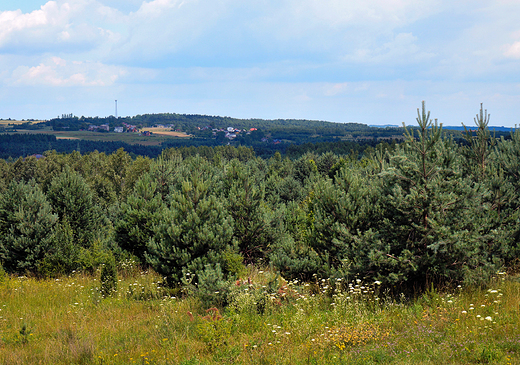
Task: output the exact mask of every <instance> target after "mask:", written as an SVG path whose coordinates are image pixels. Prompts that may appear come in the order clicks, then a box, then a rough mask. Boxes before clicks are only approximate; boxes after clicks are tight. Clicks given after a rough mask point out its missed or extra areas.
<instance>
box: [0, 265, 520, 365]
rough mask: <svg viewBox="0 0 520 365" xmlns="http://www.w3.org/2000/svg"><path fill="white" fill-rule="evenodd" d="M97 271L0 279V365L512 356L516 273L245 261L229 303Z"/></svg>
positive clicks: (515, 357)
mask: <svg viewBox="0 0 520 365" xmlns="http://www.w3.org/2000/svg"><path fill="white" fill-rule="evenodd" d="M119 277H120V278H121V279H120V281H119V282H118V290H117V291H116V292H114V294H113V295H112V296H110V297H106V298H103V296H102V295H101V293H100V290H101V289H100V282H99V278H100V276H99V274H94V275H83V274H79V273H75V274H72V275H71V276H68V277H62V278H60V279H53V280H37V279H34V278H27V277H16V276H11V277H9V278H7V279H6V280H4V281H3V282H2V283H0V288H1V290H0V303H2V306H1V308H0V309H1V311H0V323H1V326H0V339H1V343H2V346H1V347H0V362H1V363H2V364H35V363H38V364H52V365H59V364H67V365H69V364H84V365H87V364H93V365H94V364H96V365H97V364H106V365H109V364H110V365H117V364H125V365H126V364H157V365H166V364H207V365H209V364H291V365H292V364H302V365H303V364H381V363H383V364H518V363H519V362H520V331H519V326H520V323H519V320H520V319H519V317H518V310H519V309H520V308H519V303H520V300H519V299H520V282H519V281H518V278H517V277H516V278H515V277H510V276H507V275H505V274H504V273H500V274H499V275H497V276H495V277H494V278H492V279H491V281H490V282H489V286H488V287H486V288H482V289H478V288H477V289H476V288H466V287H460V288H454V289H453V290H448V291H446V292H442V291H435V290H429V291H427V292H426V293H424V294H422V295H420V296H418V297H417V298H415V299H412V300H402V299H399V298H396V299H392V298H389V297H388V296H387V295H386V294H385V292H384V291H381V290H380V289H379V286H378V285H377V283H366V282H363V281H359V282H358V281H356V280H354V281H353V282H339V281H337V279H336V280H324V281H321V280H319V281H311V282H309V283H303V282H300V281H296V280H295V281H289V282H286V281H284V280H282V279H281V278H276V276H275V275H274V273H272V272H269V271H259V270H258V269H254V268H250V269H249V270H248V272H247V273H246V274H245V275H244V278H245V279H241V280H238V281H237V282H236V283H233V284H232V286H231V287H230V290H231V291H232V300H231V302H230V303H229V305H228V306H227V307H226V308H225V309H222V308H209V309H207V310H206V309H205V308H204V307H203V306H202V304H201V301H200V300H199V299H197V298H194V297H187V298H179V297H178V296H174V295H172V294H171V293H170V292H169V291H168V290H167V289H166V288H164V287H163V286H162V278H161V277H160V276H158V275H156V274H154V273H153V272H146V271H140V270H139V269H138V267H136V266H135V265H134V264H132V263H131V262H129V261H126V262H125V263H124V264H123V263H122V264H121V267H120V275H119Z"/></svg>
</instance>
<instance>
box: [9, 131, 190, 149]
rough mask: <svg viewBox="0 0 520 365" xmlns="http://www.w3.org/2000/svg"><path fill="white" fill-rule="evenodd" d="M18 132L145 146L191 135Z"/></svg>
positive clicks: (176, 133)
mask: <svg viewBox="0 0 520 365" xmlns="http://www.w3.org/2000/svg"><path fill="white" fill-rule="evenodd" d="M9 133H13V134H14V133H17V134H47V135H54V136H56V138H57V139H79V140H86V141H101V142H124V143H128V144H140V145H145V146H157V145H160V144H161V143H162V142H164V141H166V140H168V139H171V138H175V137H181V135H182V136H183V137H189V136H187V135H186V134H184V133H179V132H169V133H173V134H166V133H167V132H164V133H157V134H156V133H155V132H154V133H153V134H152V135H151V136H140V135H139V134H137V133H113V132H110V133H99V132H89V131H52V130H29V129H17V130H16V132H9Z"/></svg>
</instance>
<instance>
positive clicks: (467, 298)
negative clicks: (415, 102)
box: [0, 104, 520, 363]
mask: <svg viewBox="0 0 520 365" xmlns="http://www.w3.org/2000/svg"><path fill="white" fill-rule="evenodd" d="M417 122H418V127H417V128H413V129H406V130H405V133H404V136H403V141H402V142H400V143H395V142H394V143H392V144H388V143H381V144H379V145H377V147H376V148H371V149H369V148H367V149H365V150H364V153H363V154H362V155H361V156H360V155H359V154H357V153H355V152H354V153H353V152H351V151H349V152H346V153H334V152H332V151H323V152H322V153H318V152H317V151H318V149H316V150H314V149H312V148H309V146H306V150H305V152H304V153H302V154H300V155H296V156H294V157H293V158H289V157H288V156H287V155H286V156H282V154H281V153H279V152H277V153H274V154H273V155H272V156H271V157H269V158H268V159H263V158H260V157H258V156H256V154H255V152H254V149H253V148H250V147H243V146H239V147H235V146H231V145H229V146H215V147H209V146H199V147H195V146H191V147H183V148H168V149H164V150H163V151H162V152H161V154H160V156H159V157H157V158H154V159H152V158H148V157H142V156H139V157H135V156H132V155H130V154H129V153H128V152H126V151H125V150H123V149H118V150H116V151H115V152H113V153H110V154H106V153H102V152H97V151H95V152H91V153H84V154H81V153H79V152H78V151H76V152H73V153H70V154H60V153H57V152H56V151H50V152H46V153H45V155H44V156H43V157H41V158H36V157H33V156H31V157H27V158H25V159H24V158H19V159H17V160H16V161H14V160H12V159H11V160H8V161H5V160H0V263H1V265H2V268H3V270H5V272H6V274H5V275H3V277H4V280H3V284H0V285H4V286H5V287H6V290H4V291H2V293H4V292H5V293H7V294H5V295H11V294H13V295H15V294H16V295H18V293H19V290H21V289H19V287H21V288H25V285H30V286H31V287H32V288H35V289H31V290H34V291H35V292H37V291H39V289H38V288H39V287H40V286H45V287H46V288H47V289H48V291H49V292H52V291H53V290H58V289H51V286H52V285H57V286H58V287H59V286H60V285H61V283H62V282H67V283H68V284H67V285H70V286H72V285H73V284H71V282H74V283H77V282H81V283H82V284H81V285H82V286H83V287H79V288H77V287H76V290H77V293H76V294H77V295H78V300H76V301H75V302H74V303H83V304H82V306H81V308H82V309H81V310H82V311H83V310H84V312H82V313H91V312H90V311H92V313H95V314H92V313H91V314H89V316H87V317H88V318H91V319H88V320H87V321H95V320H97V317H96V316H97V315H99V313H97V312H96V311H98V310H100V311H101V310H106V311H107V313H111V314H110V315H112V316H113V318H114V319H113V320H108V319H107V317H103V316H101V317H103V318H105V324H106V323H110V325H109V328H112V329H114V331H116V332H117V334H116V335H114V333H110V334H109V332H110V331H108V332H107V331H104V330H100V333H91V336H90V337H88V336H87V337H84V336H86V334H85V333H84V332H81V331H80V332H77V331H78V328H77V327H75V326H73V325H76V324H78V323H83V324H82V326H83V327H84V328H87V327H90V324H89V323H87V322H83V319H80V318H79V315H78V316H77V317H74V318H75V319H71V317H70V316H69V315H68V313H67V316H65V317H67V318H69V320H70V321H71V322H70V323H69V324H68V325H69V326H68V327H67V328H66V329H65V331H66V332H67V333H69V332H70V331H72V332H74V333H72V334H70V333H69V334H70V336H69V334H66V337H67V341H69V340H70V341H72V342H67V343H66V344H61V345H60V346H62V345H63V346H65V347H63V348H64V350H63V351H69V352H70V354H73V353H75V351H76V350H73V349H71V348H67V346H69V345H71V343H74V346H78V351H79V353H81V359H82V360H81V359H79V358H77V359H76V358H74V360H73V361H76V362H77V363H82V362H83V363H93V361H94V363H95V361H100V362H108V363H109V362H110V361H111V362H115V363H118V361H120V363H124V361H127V362H128V361H130V360H129V357H128V358H126V360H123V359H122V360H119V358H116V357H118V356H121V355H122V354H123V353H124V354H126V355H128V354H132V355H131V357H132V360H131V361H137V362H139V361H141V362H146V361H148V360H150V361H153V362H155V363H161V362H162V363H167V361H170V360H172V361H175V362H185V363H190V362H191V363H212V362H217V361H219V362H222V361H227V362H232V360H233V359H234V360H236V361H238V362H242V363H248V362H258V363H272V362H273V361H274V359H275V358H277V357H280V356H282V357H281V358H282V359H283V361H282V362H285V363H298V362H299V363H327V362H328V363H337V361H344V362H346V363H349V362H352V363H356V361H357V362H361V361H360V359H361V358H363V359H364V360H366V361H365V362H363V363H366V362H367V361H368V362H370V361H372V362H389V361H393V360H395V361H396V362H404V363H406V361H408V360H407V359H408V357H407V356H408V354H411V353H412V352H414V351H415V352H416V353H414V354H411V355H410V358H409V359H410V360H409V362H410V363H411V362H414V363H415V362H419V363H420V362H424V363H426V362H428V361H432V362H436V361H438V360H439V358H440V356H444V355H445V354H446V353H449V354H451V356H452V357H451V358H450V359H453V363H467V362H476V363H479V362H480V363H482V362H488V363H491V362H493V361H495V362H500V363H503V362H507V361H508V360H507V359H513V358H514V359H517V356H518V347H515V346H517V345H515V344H517V342H518V338H516V337H514V334H516V333H518V331H517V328H516V327H515V326H516V323H517V322H515V320H509V319H508V321H506V322H503V323H502V324H503V326H502V327H501V326H498V325H497V326H493V325H495V324H499V322H498V321H496V320H495V318H496V317H497V316H498V315H499V314H501V313H502V312H501V311H503V310H506V311H509V312H508V313H513V311H514V310H515V309H514V308H513V307H507V308H503V307H501V306H500V303H501V301H502V300H503V299H501V298H499V297H501V296H502V295H499V294H500V293H503V295H505V293H506V292H507V293H508V295H509V297H508V298H510V299H508V300H510V301H511V303H513V301H515V300H516V302H515V303H518V298H519V295H518V294H519V292H518V290H519V289H518V282H517V281H515V280H516V279H515V280H514V279H513V278H514V275H515V273H516V272H518V266H519V264H518V263H519V258H520V228H519V227H520V225H519V224H518V223H519V222H520V198H519V197H520V196H519V194H518V192H519V190H520V179H519V176H518V171H519V166H520V131H516V132H513V133H511V135H510V136H509V137H508V138H504V137H501V138H496V137H495V136H494V135H492V134H491V133H490V132H489V131H488V123H489V116H488V114H487V111H484V110H482V109H481V111H480V113H479V114H478V115H477V118H475V124H476V126H477V130H476V131H475V132H472V131H469V130H467V131H466V134H465V140H464V141H463V142H460V141H459V142H457V141H455V140H454V138H453V137H452V136H451V135H446V134H445V133H444V131H443V129H442V125H439V124H438V123H437V121H436V120H432V119H431V118H430V113H429V112H427V111H426V108H425V105H424V104H423V105H422V109H421V110H418V117H417ZM38 138H43V137H41V136H40V137H38ZM322 146H327V145H325V144H324V145H322ZM302 151H303V150H302ZM132 157H135V158H132ZM116 267H117V268H118V269H119V272H117V270H116ZM139 268H146V271H147V274H143V276H141V275H139V272H140V269H139ZM260 268H263V271H262V273H261V272H260V271H261V270H260ZM504 272H509V273H511V275H512V276H511V277H510V279H511V280H509V281H508V280H505V279H504V280H502V278H505V276H504V275H503V273H504ZM499 273H500V274H499ZM20 275H24V277H25V276H28V277H31V279H27V280H25V279H23V280H22V279H20V280H19V283H18V282H17V281H16V280H18V279H16V277H18V276H20ZM497 275H499V276H497ZM7 276H9V278H6V277H7ZM33 277H35V278H38V279H40V281H38V280H35V279H32V278H33ZM52 280H58V281H52ZM69 280H70V281H69ZM94 280H95V281H96V283H98V285H96V284H95V283H94ZM131 280H134V282H133V284H132V285H130V281H131ZM135 280H145V281H147V282H150V284H146V285H145V284H142V285H140V284H139V283H140V281H139V282H137V281H135ZM136 282H137V284H136ZM134 284H135V285H134ZM20 285H21V286H20ZM460 287H463V288H464V290H463V291H461V290H459V289H457V288H460ZM9 288H14V289H15V290H14V289H13V290H14V291H13V290H11V289H9ZM67 288H69V287H67ZM126 288H128V290H127V289H126ZM441 289H442V291H440V290H441ZM485 289H490V291H489V292H482V291H483V290H485ZM499 289H500V290H501V291H499ZM21 291H23V290H21ZM39 292H40V295H41V292H42V291H39ZM9 293H11V294H9ZM24 293H25V292H24ZM69 294H70V293H69ZM2 295H3V294H2ZM56 295H58V294H56ZM85 295H86V296H88V297H85ZM486 295H487V297H486ZM6 298H7V299H8V298H10V297H9V296H8V297H6ZM347 298H348V299H347ZM485 298H487V299H490V298H494V299H493V300H492V301H489V300H488V301H486V299H485ZM477 299H478V300H477ZM443 300H444V301H443ZM31 301H35V302H42V301H44V299H43V298H40V299H37V298H36V294H34V299H30V300H29V299H28V302H31ZM477 301H479V303H480V302H481V303H482V304H481V305H484V306H483V307H480V308H487V309H481V311H479V312H478V315H479V316H480V317H475V318H473V317H471V316H463V314H468V313H470V309H469V308H470V305H469V304H470V303H474V302H477ZM495 301H496V302H495ZM86 303H89V304H88V307H87V304H86ZM305 303H308V304H305ZM453 303H463V304H460V305H458V304H457V305H458V306H455V305H454V304H453ZM28 305H35V304H28ZM44 305H49V304H44ZM141 306H142V307H141ZM516 306H517V307H516V309H518V304H516ZM22 307H23V306H22ZM65 307H67V306H64V308H65ZM162 307H164V308H168V309H167V314H168V315H171V316H173V317H167V318H166V317H164V316H165V315H166V314H165V312H163V310H166V309H164V308H162ZM471 307H472V308H473V306H471ZM67 308H68V309H67V310H68V311H69V312H70V313H73V312H74V313H79V312H77V310H80V309H79V307H78V308H76V307H74V308H75V309H74V310H72V309H71V307H67ZM99 308H101V309H99ZM392 308H393V309H392ZM464 308H465V309H464ZM63 310H65V309H63ZM463 310H464V311H466V313H463V312H462V311H463ZM32 311H35V313H40V312H38V310H36V309H34V308H32V309H31V310H30V312H31V313H32ZM49 311H52V312H53V313H60V309H59V308H52V309H49ZM118 311H120V312H118ZM131 311H133V313H141V312H140V311H144V312H143V313H142V314H140V316H142V317H139V318H142V321H143V322H142V326H146V325H149V326H151V327H150V328H146V329H145V328H142V327H138V328H135V327H133V325H129V327H130V328H132V331H133V332H126V329H125V328H123V327H121V326H120V324H119V323H116V322H117V321H123V320H122V318H123V317H121V316H122V315H123V314H129V313H131ZM175 311H178V312H177V313H179V314H178V315H177V314H176V315H174V314H173V313H176V312H175ZM205 311H208V312H207V313H206V312H205ZM424 311H426V312H427V313H428V316H427V317H425V318H427V319H428V320H426V319H425V318H422V317H421V316H422V315H424V313H423V312H424ZM472 311H475V313H477V309H476V308H473V309H472ZM188 312H189V313H190V314H188ZM406 313H408V314H406ZM0 314H1V313H0ZM393 315H399V316H401V317H399V318H405V320H406V321H408V322H406V323H408V325H404V324H403V323H402V321H397V320H395V318H389V316H390V317H391V316H393ZM29 317H30V318H32V321H33V322H30V321H23V322H17V323H15V324H13V325H12V326H13V327H9V331H11V332H12V331H13V330H14V331H15V335H12V336H15V337H16V340H15V339H11V340H10V339H9V338H10V337H9V336H11V335H6V336H7V337H6V339H3V341H4V343H7V344H11V343H12V344H17V345H19V344H21V345H23V346H25V347H21V348H22V349H24V348H26V347H28V346H30V345H31V344H32V343H33V342H34V341H33V337H32V336H35V334H36V333H37V330H38V328H39V327H40V326H43V325H42V324H37V323H36V322H34V321H35V319H34V318H36V315H34V316H29ZM466 317H467V319H465V318H466ZM13 318H14V317H13ZM18 318H27V315H20V316H19V317H18ZM93 318H95V319H93ZM159 318H162V319H163V320H164V321H165V322H166V323H167V324H166V325H164V326H162V325H161V324H159V323H157V320H158V319H159ZM433 318H435V320H433ZM480 318H483V319H482V321H484V322H480ZM508 318H509V317H508ZM136 321H137V322H136V325H139V326H141V325H140V323H141V322H140V321H141V320H140V319H139V320H137V319H136ZM51 322H52V321H51ZM412 322H413V325H412ZM488 322H490V323H488ZM493 322H496V323H493ZM71 323H72V324H71ZM266 323H267V324H269V325H266ZM400 323H401V324H400ZM418 323H420V324H421V326H423V327H420V328H422V329H423V330H424V331H425V333H430V334H431V336H433V337H432V338H433V339H434V340H435V341H436V342H435V343H436V344H437V345H438V346H437V347H436V348H435V349H433V350H432V349H429V347H427V346H426V345H425V344H423V345H422V347H421V346H419V345H418V344H417V343H416V342H414V341H416V338H417V337H420V336H421V331H420V328H419V327H418V328H416V327H415V326H414V325H416V324H418ZM460 323H463V325H460ZM145 324H146V325H145ZM179 324H180V327H179ZM479 324H480V327H481V328H480V329H479V328H478V327H479V326H478V325H479ZM274 325H276V328H274V327H273V326H274ZM430 325H431V326H432V327H433V328H434V329H435V330H433V329H432V331H433V332H428V331H426V329H427V326H430ZM486 325H487V327H486ZM266 326H267V327H266ZM278 326H279V327H280V328H278ZM61 327H65V326H64V325H63V323H62V324H60V325H59V326H58V327H56V328H61ZM83 327H81V328H83ZM325 327H328V328H325ZM425 328H426V329H425ZM281 329H283V334H281V332H280V331H279V330H281ZM468 329H469V330H470V332H467V331H468ZM477 329H478V330H482V331H481V332H479V333H477V332H478V331H477ZM119 331H121V333H119ZM136 331H137V332H136ZM139 331H141V332H140V334H143V336H142V337H139V335H138V332H139ZM154 331H155V332H157V333H155V332H154ZM269 331H271V332H269ZM273 331H274V332H273ZM414 331H415V332H414ZM495 331H498V332H495ZM11 332H9V333H11ZM461 333H462V334H464V336H466V337H464V338H462V337H460V336H462V334H461ZM482 333H484V334H482ZM103 334H104V335H105V336H106V338H105V337H103V338H101V337H98V336H102V335H103ZM292 334H297V336H292ZM396 334H399V336H397V339H396V338H394V337H392V336H394V335H396ZM488 334H489V335H488ZM477 335H478V336H480V337H478V336H477ZM52 336H54V337H52ZM60 336H62V335H58V334H54V335H50V334H48V333H47V334H46V335H45V336H44V337H45V338H47V337H52V338H54V340H56V341H58V342H59V338H61V337H60ZM76 336H80V337H76ZM119 336H123V337H119ZM125 336H126V337H125ZM135 336H137V337H135ZM157 336H160V337H157ZM318 336H319V337H318ZM424 336H426V334H424ZM482 336H484V337H482ZM486 336H491V337H486ZM512 336H513V337H512ZM15 337H13V338H15ZM114 338H115V339H119V340H117V341H115V342H114V343H109V342H110V339H114ZM124 338H128V342H127V341H125V340H124ZM137 338H139V339H140V341H142V343H141V344H140V345H136V344H139V341H138V340H137ZM412 338H413V339H412ZM425 338H426V337H423V339H425ZM163 339H166V340H164V343H163V342H162V341H163ZM312 339H314V341H312ZM492 339H493V340H492ZM504 339H507V340H504ZM10 341H11V342H10ZM78 341H79V342H80V343H77V342H78ZM107 341H108V342H107ZM150 341H151V342H150ZM273 341H274V342H273ZM277 341H279V342H277ZM308 341H310V342H308ZM402 341H404V342H402ZM424 341H426V340H424ZM485 341H487V345H484V343H486V342H485ZM493 341H494V342H493ZM504 341H505V342H504ZM515 341H516V342H515ZM42 342H45V341H42ZM456 342H460V343H462V344H463V346H462V347H456V346H455V343H456ZM384 343H386V344H387V345H388V349H386V348H383V347H381V344H384ZM495 343H500V344H502V345H499V346H498V347H497V346H495ZM161 344H163V345H164V346H165V347H162V345H161ZM182 344H184V345H182ZM131 345H132V346H137V349H138V351H141V349H142V353H141V354H134V353H133V352H132V351H133V350H131V349H132V348H133V347H130V346H131ZM141 345H146V346H145V348H148V346H149V348H152V349H154V350H155V352H156V354H159V353H160V354H162V355H161V356H162V357H154V358H153V359H152V354H151V352H149V353H147V354H145V351H148V350H145V348H143V347H141ZM167 345H168V346H170V347H168V346H167ZM278 345H280V346H278ZM44 346H46V345H44ZM126 346H128V347H126ZM172 346H173V348H174V350H171V352H167V349H171V348H172ZM179 346H180V347H179ZM255 346H256V347H255ZM270 346H273V347H272V350H270V349H271V347H270ZM501 346H502V347H501ZM280 348H282V349H283V350H280ZM463 348H464V350H463ZM107 349H112V350H110V351H111V352H110V353H111V355H110V356H113V358H111V360H110V361H109V360H108V358H107V357H105V355H98V352H100V351H101V350H102V351H106V350H107ZM260 349H262V350H261V351H260ZM305 349H306V350H305ZM412 350H413V351H412ZM459 350H460V351H459ZM13 351H14V350H13ZM34 351H35V353H36V354H37V355H35V356H40V357H41V358H46V357H45V356H48V355H46V352H45V351H46V350H45V349H39V350H37V349H35V350H34ZM168 351H170V350H168ZM367 351H368V352H367ZM373 351H375V352H373ZM406 351H408V353H407V355H404V354H405V352H406ZM464 351H466V352H464ZM475 351H476V352H475ZM281 352H283V355H280V353H281ZM14 353H15V354H16V353H17V352H16V351H14ZM70 354H69V355H70ZM126 355H125V356H126ZM141 355H143V356H141ZM6 356H7V355H6ZM23 356H29V355H27V354H25V355H23ZM70 356H72V355H70ZM74 356H75V355H74ZM78 356H80V355H78ZM96 356H97V357H96ZM99 356H101V358H100V357H99ZM167 356H168V359H170V360H166V357H167ZM334 356H335V358H334ZM363 356H367V357H363ZM65 357H66V356H64V358H65ZM21 358H22V359H24V361H25V362H32V360H30V359H28V358H27V357H25V358H23V357H21ZM13 359H15V357H13V358H9V359H8V360H6V362H7V363H9V362H13V361H15V360H13ZM69 359H70V357H69ZM56 361H58V360H56ZM59 361H61V360H59ZM450 361H451V360H450ZM48 363H52V361H51V360H49V361H48Z"/></svg>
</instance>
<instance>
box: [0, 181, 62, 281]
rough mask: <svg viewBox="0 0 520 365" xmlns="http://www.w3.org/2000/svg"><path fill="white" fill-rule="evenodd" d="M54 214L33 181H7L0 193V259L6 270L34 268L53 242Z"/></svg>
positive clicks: (18, 270) (34, 269)
mask: <svg viewBox="0 0 520 365" xmlns="http://www.w3.org/2000/svg"><path fill="white" fill-rule="evenodd" d="M57 222H58V217H57V215H56V214H54V213H53V212H52V207H51V205H50V204H49V202H48V200H47V198H46V196H45V194H43V192H42V191H41V189H40V188H39V187H38V186H37V185H35V183H34V182H31V183H25V182H23V181H21V182H15V181H13V182H11V183H10V184H9V187H8V189H7V191H6V192H5V193H4V194H2V195H1V196H0V260H1V261H2V265H3V267H4V268H5V269H6V270H7V271H8V272H20V273H24V272H26V271H28V272H30V271H32V272H36V269H37V267H38V263H39V261H40V260H42V259H44V257H45V255H46V254H47V253H48V252H49V250H51V248H52V246H53V243H54V242H53V241H54V240H53V235H52V232H53V230H54V228H55V226H56V224H57Z"/></svg>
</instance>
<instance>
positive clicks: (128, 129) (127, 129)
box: [88, 122, 267, 141]
mask: <svg viewBox="0 0 520 365" xmlns="http://www.w3.org/2000/svg"><path fill="white" fill-rule="evenodd" d="M122 124H123V126H122V127H114V129H113V130H112V131H113V132H114V133H139V135H142V136H151V135H152V134H153V132H151V131H142V130H139V128H138V127H137V126H135V125H132V124H128V123H125V122H122ZM152 128H157V129H171V130H172V131H175V132H181V131H180V130H176V129H175V125H174V124H155V125H153V127H152ZM197 129H198V130H199V131H205V130H211V131H212V132H213V136H216V135H217V133H219V132H224V133H225V137H226V138H228V139H230V140H231V139H234V138H236V137H237V136H238V135H240V134H241V133H244V134H251V132H253V131H256V130H258V129H256V128H250V129H237V128H234V127H227V128H225V129H224V128H220V129H218V128H213V127H211V126H205V127H197ZM88 130H89V131H90V132H110V126H109V125H108V124H101V125H94V124H91V125H89V127H88ZM264 139H265V141H267V138H264Z"/></svg>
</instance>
